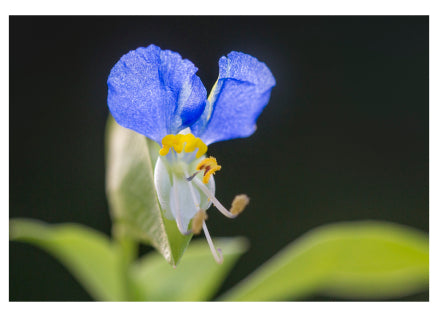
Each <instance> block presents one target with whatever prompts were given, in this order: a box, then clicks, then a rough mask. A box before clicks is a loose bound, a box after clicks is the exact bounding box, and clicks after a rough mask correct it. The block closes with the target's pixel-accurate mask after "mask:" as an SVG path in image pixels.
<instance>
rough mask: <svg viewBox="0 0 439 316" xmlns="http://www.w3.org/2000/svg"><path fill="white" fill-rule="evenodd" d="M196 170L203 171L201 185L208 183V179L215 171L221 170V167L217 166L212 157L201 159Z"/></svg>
mask: <svg viewBox="0 0 439 316" xmlns="http://www.w3.org/2000/svg"><path fill="white" fill-rule="evenodd" d="M196 169H197V170H204V176H203V183H205V184H206V183H208V182H209V178H210V176H211V175H212V174H215V172H216V171H218V170H221V166H220V165H218V164H217V162H216V159H215V158H214V157H209V158H205V159H203V160H202V161H201V162H200V163H199V164H198V165H197V168H196Z"/></svg>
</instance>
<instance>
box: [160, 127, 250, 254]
mask: <svg viewBox="0 0 439 316" xmlns="http://www.w3.org/2000/svg"><path fill="white" fill-rule="evenodd" d="M162 146H163V147H162V148H161V149H160V151H159V154H160V156H166V159H159V161H158V163H157V166H156V171H155V172H156V175H155V176H154V177H155V181H156V187H157V188H158V189H157V190H158V193H159V201H160V203H161V205H162V207H168V208H169V209H170V213H171V215H172V217H171V218H172V219H175V221H176V223H177V228H178V229H179V231H180V232H181V233H182V234H183V235H188V234H191V233H194V234H199V233H200V232H201V230H203V231H204V234H205V236H206V239H207V242H208V244H209V247H210V249H211V251H212V254H213V256H214V258H215V260H216V261H217V262H218V263H221V262H222V261H223V257H222V254H221V250H220V249H216V248H215V247H214V245H213V241H212V238H211V237H210V234H209V231H208V229H207V226H206V220H207V214H206V210H207V208H209V206H210V204H213V205H214V206H215V207H216V208H217V209H218V211H220V212H221V213H222V214H223V215H225V216H226V217H229V218H235V217H236V216H238V214H239V213H241V212H242V211H243V210H244V208H245V207H246V206H247V204H248V203H249V198H248V197H247V195H245V194H241V195H237V196H236V197H235V199H234V200H233V202H232V207H231V208H230V211H229V210H228V209H226V208H225V207H224V206H223V205H222V204H221V203H220V202H219V201H218V199H217V198H216V197H215V184H214V180H213V175H214V174H215V172H216V171H218V170H220V169H221V166H220V165H218V163H217V161H216V159H215V158H214V157H209V158H204V157H203V155H204V154H205V153H206V152H207V145H206V144H205V143H204V142H203V141H202V140H201V139H200V138H198V137H195V136H194V135H192V134H191V133H188V134H177V135H173V134H170V135H166V136H165V137H163V139H162ZM195 150H197V152H196V153H195ZM202 157H203V158H202ZM164 158H165V157H164ZM165 165H166V167H165ZM162 170H164V171H162ZM201 172H203V177H202V178H201V175H200V173H201ZM191 174H192V175H191ZM160 175H164V176H163V177H162V176H160ZM170 179H172V184H171V181H170ZM162 191H163V192H162ZM165 197H166V199H169V201H168V200H165V199H164V198H165ZM165 210H166V209H165ZM189 221H190V222H191V226H190V227H191V229H188V226H189V223H190V222H189Z"/></svg>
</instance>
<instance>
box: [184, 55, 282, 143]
mask: <svg viewBox="0 0 439 316" xmlns="http://www.w3.org/2000/svg"><path fill="white" fill-rule="evenodd" d="M219 67H220V73H219V77H218V80H217V82H216V84H215V86H214V88H213V89H212V92H211V94H210V95H209V99H208V102H207V104H206V108H205V110H204V112H203V114H202V115H201V117H200V119H199V120H198V122H196V123H195V124H194V125H193V126H192V127H191V129H192V132H193V133H194V134H195V135H196V136H198V137H200V138H201V139H202V140H203V141H204V142H205V143H206V144H211V143H214V142H218V141H222V140H228V139H232V138H239V137H248V136H250V135H251V134H253V132H254V131H255V130H256V120H257V118H258V116H259V114H261V112H262V110H263V109H264V107H265V106H266V105H267V103H268V101H269V99H270V94H271V89H272V88H273V87H274V86H275V85H276V81H275V79H274V77H273V75H272V74H271V72H270V69H268V67H267V66H266V65H265V64H264V63H262V62H260V61H258V60H257V59H256V58H254V57H252V56H250V55H247V54H244V53H239V52H231V53H229V54H228V55H227V58H226V57H224V56H223V57H221V58H220V60H219Z"/></svg>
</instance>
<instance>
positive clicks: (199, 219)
mask: <svg viewBox="0 0 439 316" xmlns="http://www.w3.org/2000/svg"><path fill="white" fill-rule="evenodd" d="M206 219H207V214H206V212H205V211H203V210H199V211H198V213H197V214H195V216H194V218H193V219H192V233H194V234H195V235H198V234H199V233H201V229H202V228H203V222H204V221H205V220H206Z"/></svg>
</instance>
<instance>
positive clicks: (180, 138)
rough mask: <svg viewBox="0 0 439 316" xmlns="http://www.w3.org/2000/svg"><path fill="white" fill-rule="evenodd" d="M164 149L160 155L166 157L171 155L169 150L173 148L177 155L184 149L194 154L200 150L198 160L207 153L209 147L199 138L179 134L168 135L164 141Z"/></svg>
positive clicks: (197, 155)
mask: <svg viewBox="0 0 439 316" xmlns="http://www.w3.org/2000/svg"><path fill="white" fill-rule="evenodd" d="M162 145H163V148H162V149H160V151H159V154H160V155H161V156H165V155H167V154H168V153H169V150H170V149H171V148H173V149H174V150H175V151H176V152H177V153H181V152H182V151H183V149H184V151H186V152H193V151H194V150H195V149H198V151H197V154H196V155H195V156H196V158H200V157H201V156H203V155H204V154H205V153H206V151H207V145H206V144H205V143H204V142H203V141H202V140H201V139H200V138H198V137H195V136H194V135H192V134H185V135H183V134H177V135H172V134H170V135H166V136H165V137H163V139H162Z"/></svg>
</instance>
